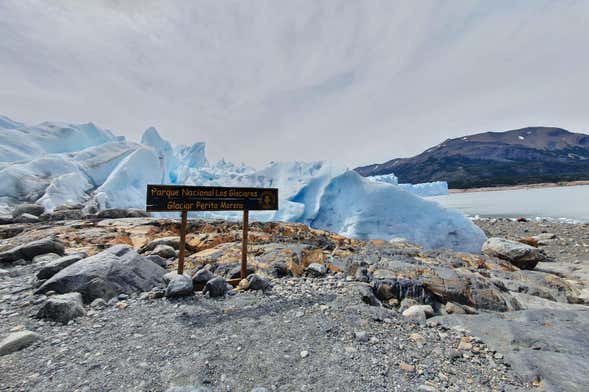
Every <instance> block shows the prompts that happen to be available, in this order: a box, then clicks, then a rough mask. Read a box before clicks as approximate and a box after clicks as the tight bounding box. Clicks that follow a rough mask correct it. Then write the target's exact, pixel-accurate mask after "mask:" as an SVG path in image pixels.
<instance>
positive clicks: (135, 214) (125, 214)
mask: <svg viewBox="0 0 589 392" xmlns="http://www.w3.org/2000/svg"><path fill="white" fill-rule="evenodd" d="M148 216H149V213H148V212H146V211H144V210H140V209H137V208H109V209H106V210H102V211H100V212H98V214H96V217H97V218H99V219H120V218H145V217H148Z"/></svg>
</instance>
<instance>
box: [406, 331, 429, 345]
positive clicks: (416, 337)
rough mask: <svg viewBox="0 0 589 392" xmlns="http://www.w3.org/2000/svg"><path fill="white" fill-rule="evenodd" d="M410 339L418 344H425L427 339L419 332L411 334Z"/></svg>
mask: <svg viewBox="0 0 589 392" xmlns="http://www.w3.org/2000/svg"><path fill="white" fill-rule="evenodd" d="M409 339H411V340H412V341H413V342H415V344H417V345H418V346H423V345H424V344H425V342H426V339H425V338H424V337H423V336H422V335H420V334H418V333H412V334H411V335H409Z"/></svg>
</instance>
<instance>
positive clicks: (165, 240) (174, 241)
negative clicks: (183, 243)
mask: <svg viewBox="0 0 589 392" xmlns="http://www.w3.org/2000/svg"><path fill="white" fill-rule="evenodd" d="M159 245H167V246H171V247H172V248H174V249H178V248H179V247H180V237H178V236H173V237H162V238H156V239H155V240H153V241H151V242H150V243H148V244H145V245H143V246H142V247H141V248H139V253H146V252H151V251H152V250H154V249H155V248H156V247H158V246H159Z"/></svg>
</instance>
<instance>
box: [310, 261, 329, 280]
mask: <svg viewBox="0 0 589 392" xmlns="http://www.w3.org/2000/svg"><path fill="white" fill-rule="evenodd" d="M305 272H306V273H307V275H309V276H312V277H315V278H320V277H322V276H325V274H326V273H327V268H326V267H325V265H324V264H319V263H311V264H309V266H308V267H307V268H305Z"/></svg>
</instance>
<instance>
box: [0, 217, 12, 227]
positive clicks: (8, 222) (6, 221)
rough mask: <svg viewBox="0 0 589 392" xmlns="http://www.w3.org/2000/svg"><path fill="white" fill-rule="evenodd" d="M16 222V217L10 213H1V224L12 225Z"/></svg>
mask: <svg viewBox="0 0 589 392" xmlns="http://www.w3.org/2000/svg"><path fill="white" fill-rule="evenodd" d="M13 223H15V219H14V218H13V217H12V216H9V215H0V225H11V224H13Z"/></svg>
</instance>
